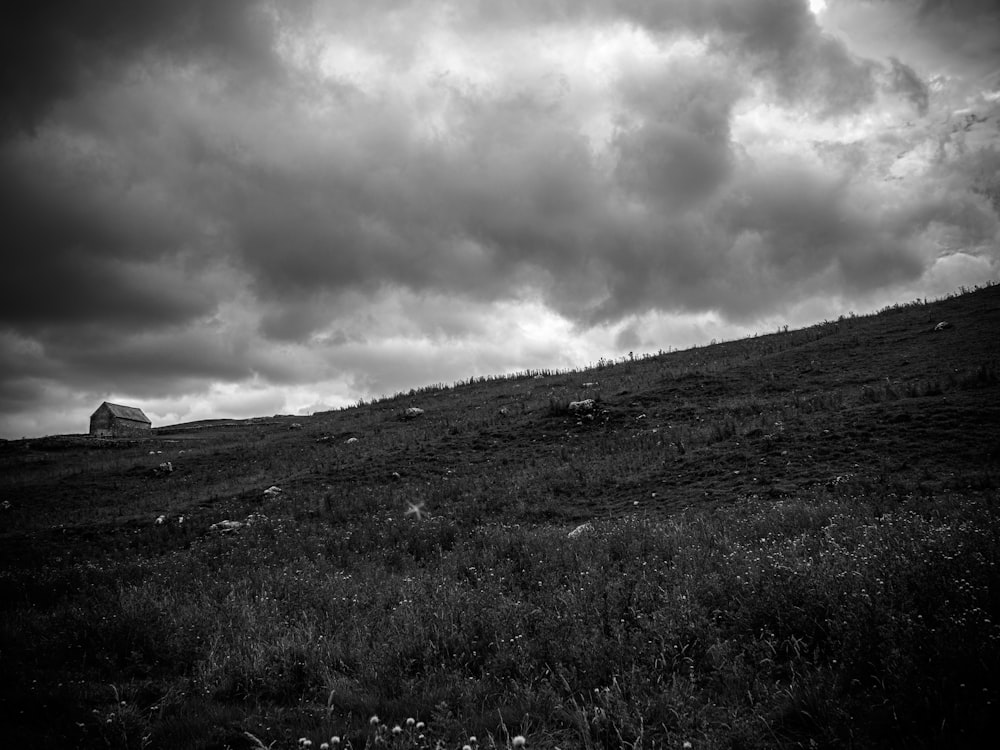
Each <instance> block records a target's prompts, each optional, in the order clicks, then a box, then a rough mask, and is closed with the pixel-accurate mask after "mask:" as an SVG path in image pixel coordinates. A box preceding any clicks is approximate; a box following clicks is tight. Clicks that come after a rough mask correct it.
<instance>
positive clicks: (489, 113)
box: [0, 0, 1000, 435]
mask: <svg viewBox="0 0 1000 750" xmlns="http://www.w3.org/2000/svg"><path fill="white" fill-rule="evenodd" d="M813 5H814V6H815V7H812V8H811V7H810V4H809V3H807V2H805V1H804V0H745V1H740V2H736V1H735V0H700V1H697V2H696V1H695V0H680V1H678V2H652V1H649V2H645V1H641V0H636V1H634V2H626V1H625V0H621V1H620V2H614V1H612V0H589V1H588V2H569V1H568V0H563V1H560V0H547V1H546V0H535V1H533V2H517V3H485V2H482V3H479V2H433V3H424V2H421V3H399V2H392V3H390V2H365V3H361V2H347V1H343V2H300V3H282V4H271V3H265V2H257V3H253V2H249V3H248V2H237V1H235V0H233V1H231V2H230V1H229V0H226V1H225V2H217V1H213V2H208V1H207V0H201V1H196V0H185V1H184V2H148V3H138V4H137V3H119V2H113V1H112V0H106V1H105V2H95V3H87V4H79V3H69V2H34V3H15V4H13V6H11V8H10V9H8V10H5V11H4V14H5V15H4V17H3V23H2V24H0V28H2V29H3V31H0V42H2V44H0V50H2V51H0V62H2V63H3V65H2V70H3V71H4V72H3V73H2V74H0V86H2V89H3V91H4V96H3V98H2V101H3V105H2V107H0V138H2V140H0V207H2V208H0V211H2V214H3V215H2V218H3V226H4V230H3V231H4V232H5V238H4V247H5V260H6V261H7V262H6V266H7V271H6V272H5V273H4V274H3V275H2V276H0V333H2V336H0V346H2V351H3V354H4V361H5V362H9V363H11V364H10V365H9V366H5V369H4V372H3V373H2V375H0V404H2V405H3V406H2V410H3V412H4V414H6V415H7V416H6V417H5V418H4V421H5V423H6V426H5V427H4V429H3V432H4V434H7V435H17V434H20V433H21V432H22V431H25V430H27V431H30V430H45V429H54V428H53V427H51V425H56V424H58V425H59V429H70V428H69V427H68V426H67V425H68V424H69V423H70V421H72V420H76V421H79V419H80V414H81V413H82V411H81V410H84V409H85V408H87V407H86V404H89V403H90V402H92V401H95V400H96V402H97V403H99V401H100V400H101V398H103V397H105V396H108V397H110V396H114V397H116V398H121V399H126V398H132V399H139V400H143V399H146V400H148V403H156V404H161V405H162V406H160V407H158V408H161V413H162V414H163V415H170V417H171V418H183V417H184V416H185V415H186V416H191V415H192V414H195V413H197V414H198V415H199V416H204V415H203V414H201V412H200V411H198V410H199V409H206V408H209V407H208V406H206V404H209V403H210V402H213V400H214V402H215V403H217V404H221V403H231V404H244V405H251V404H258V405H259V404H271V403H285V404H287V405H286V406H285V407H284V408H285V409H286V410H288V409H293V408H305V406H307V405H309V404H326V405H333V404H340V403H347V402H348V401H350V400H353V399H356V398H358V397H361V396H370V395H377V394H378V393H381V392H387V391H391V390H393V389H401V388H407V387H413V386H418V385H422V384H424V383H426V382H435V381H438V380H451V379H457V378H459V377H467V376H468V375H469V374H472V372H477V371H478V372H484V371H485V372H495V371H502V370H510V369H517V368H524V367H529V366H570V365H575V366H579V365H583V364H586V362H587V359H588V358H593V359H596V358H597V357H599V356H603V355H605V354H614V353H615V351H608V350H607V349H611V350H616V349H617V350H620V349H622V348H623V347H625V346H627V347H628V348H634V347H637V346H639V345H647V346H651V347H652V348H660V347H663V348H666V347H667V346H670V345H678V344H683V343H694V341H692V340H691V339H690V338H689V334H688V333H683V334H682V333H681V331H691V332H692V333H691V334H690V336H694V335H695V334H694V333H693V332H695V331H697V330H701V329H700V328H698V326H700V325H701V324H700V323H698V324H695V322H694V321H701V320H704V319H706V318H705V316H709V318H711V319H712V320H714V321H715V324H716V325H719V326H722V327H723V329H724V330H725V331H726V332H728V333H730V334H731V335H739V334H740V333H745V332H747V331H749V330H752V329H753V328H754V326H758V325H762V324H763V323H764V322H768V321H770V320H771V319H772V318H773V317H774V316H783V317H784V319H786V320H790V321H791V322H796V315H801V322H809V321H808V312H807V310H810V311H812V312H813V313H814V312H815V304H816V303H815V300H816V299H817V298H825V299H829V300H830V303H829V304H830V305H831V306H832V305H834V304H843V303H845V302H846V303H848V304H852V303H858V304H864V303H866V302H869V303H872V304H875V303H877V302H879V301H882V300H891V299H892V298H893V296H898V295H901V294H911V293H921V292H923V293H927V292H931V293H934V292H941V291H948V290H947V289H942V288H940V286H941V284H943V283H944V281H943V280H944V279H947V280H948V282H954V281H956V280H957V282H958V283H972V282H975V281H981V280H985V279H987V278H991V277H995V276H996V272H997V267H998V251H997V239H998V216H997V204H998V202H1000V201H998V198H997V196H998V195H1000V191H998V188H997V179H996V173H995V171H994V172H992V173H991V172H990V167H989V165H991V164H992V165H995V164H996V158H997V157H996V153H997V151H996V141H997V130H996V119H995V118H996V115H997V110H998V104H997V103H998V99H1000V78H998V76H1000V73H998V72H997V71H1000V51H998V48H997V44H996V41H995V40H994V39H992V38H991V37H988V36H986V35H983V34H982V33H981V28H982V26H983V24H984V23H985V22H988V21H990V20H994V19H997V10H996V5H995V3H974V2H971V1H970V2H955V3H951V4H949V7H948V9H947V12H946V9H945V8H944V7H943V6H942V4H941V3H930V2H927V3H908V2H904V1H903V0H900V1H899V2H886V3H875V4H872V3H860V2H830V3H814V4H813ZM827 6H828V7H827ZM997 20H1000V19H997ZM889 22H896V23H901V24H904V25H908V28H911V29H912V32H913V33H912V34H911V35H910V36H909V37H908V40H909V41H908V42H906V43H900V44H897V45H896V46H893V47H891V48H889V47H886V48H884V49H883V48H880V47H879V46H878V43H877V40H875V37H874V36H873V35H871V34H869V32H868V31H866V30H867V29H871V28H876V27H877V26H878V24H879V23H889ZM964 31H968V32H969V36H967V37H963V38H965V39H966V41H965V42H963V43H962V44H958V43H957V41H956V40H957V39H958V38H959V37H958V35H959V33H960V32H964ZM949 45H951V46H952V47H953V48H954V49H951V48H949ZM990 63H992V64H993V67H992V68H990V67H989V64H990ZM990 71H992V72H990ZM991 76H992V77H991ZM984 165H985V167H984ZM957 269H963V270H961V271H958V270H957ZM956 274H958V275H957V276H956ZM796 311H798V312H796ZM671 321H673V323H671ZM672 325H673V326H674V327H673V328H671V326H672ZM672 330H673V331H674V332H675V333H674V334H671V331H672ZM672 335H673V337H674V338H673V340H670V337H671V336H672ZM665 337H666V339H667V340H665ZM497 341H502V342H504V344H503V345H502V346H498V345H497V344H496V342H497ZM602 347H606V348H605V349H603V350H602ZM544 357H548V358H549V359H548V361H546V360H545V359H544ZM400 372H402V373H405V375H400V374H399V373H400ZM414 378H419V379H420V380H414ZM241 389H243V390H241ZM275 389H284V391H283V392H284V393H285V394H292V395H288V396H287V398H285V399H284V401H282V399H281V398H280V397H279V396H276V395H275V393H276V392H277V391H275ZM241 394H244V395H245V396H246V398H245V399H244V398H243V396H242V395H241ZM157 399H159V400H157ZM185 399H188V401H189V402H190V403H192V404H194V403H197V404H199V406H197V407H194V406H191V407H190V408H188V407H185V406H184V400H185ZM53 403H54V405H53ZM59 403H63V404H66V405H67V406H66V407H65V410H69V409H70V407H69V406H68V404H71V403H72V404H73V406H72V409H73V410H75V411H72V416H71V417H70V416H66V417H65V418H63V419H62V420H61V421H60V418H59V417H57V416H53V415H52V414H50V415H49V416H47V417H44V418H43V417H35V416H32V415H33V414H35V413H36V412H38V411H39V410H40V409H42V408H43V406H42V405H43V404H48V406H46V407H44V408H47V409H50V410H51V411H52V413H53V414H56V413H58V411H59V409H60V408H61V407H60V406H59ZM167 403H172V404H173V406H172V407H170V408H168V407H167V406H166V405H165V404H167ZM296 405H297V406H296ZM94 406H96V403H95V404H94ZM247 408H250V407H249V406H247ZM234 409H235V411H239V408H238V407H234ZM67 413H68V411H67ZM81 424H82V423H81Z"/></svg>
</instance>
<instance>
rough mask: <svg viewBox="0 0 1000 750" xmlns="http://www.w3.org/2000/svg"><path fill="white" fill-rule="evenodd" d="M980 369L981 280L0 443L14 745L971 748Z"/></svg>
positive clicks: (993, 610) (995, 608)
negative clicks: (578, 367)
mask: <svg viewBox="0 0 1000 750" xmlns="http://www.w3.org/2000/svg"><path fill="white" fill-rule="evenodd" d="M941 321H947V322H948V323H950V324H951V326H950V327H948V328H946V329H945V330H934V329H935V326H936V325H937V324H938V323H939V322H941ZM998 366H1000V286H989V287H986V288H983V289H978V290H976V291H973V292H969V293H966V294H963V295H961V296H955V297H952V298H949V299H945V300H940V301H936V302H932V303H926V304H925V303H912V304H906V305H900V306H896V307H893V308H890V309H886V310H883V311H881V312H880V313H879V314H877V315H873V316H862V317H854V316H849V317H843V318H841V319H839V320H837V321H831V322H826V323H823V324H820V325H817V326H813V327H811V328H807V329H804V330H798V331H788V332H781V333H776V334H771V335H766V336H758V337H755V338H751V339H745V340H740V341H734V342H727V343H722V344H716V345H712V346H708V347H700V348H695V349H690V350H686V351H680V352H669V353H659V354H656V355H649V356H641V357H637V358H635V359H629V360H625V361H617V362H601V363H599V366H597V367H595V368H592V369H589V370H586V371H580V372H558V373H556V372H539V373H535V372H529V373H523V374H520V375H517V376H509V377H496V378H474V379H473V380H471V381H470V382H467V383H461V384H456V385H455V386H453V387H440V386H434V387H428V388H423V389H420V390H415V391H412V392H410V393H408V394H400V395H397V396H395V397H392V398H386V399H381V400H377V401H374V402H372V403H362V404H359V405H358V406H356V407H354V408H350V409H345V410H341V411H335V412H326V413H321V414H316V415H314V416H312V417H295V418H288V417H273V418H270V417H269V418H265V419H260V420H244V421H234V420H220V421H218V422H212V421H208V422H204V423H199V424H197V425H186V426H175V427H173V428H163V429H159V430H156V431H154V434H153V435H152V436H151V437H149V438H143V439H141V440H132V441H130V440H90V439H87V438H83V437H72V438H70V437H63V438H44V439H39V440H30V441H13V442H9V443H6V444H3V445H2V446H0V501H2V509H0V670H2V672H3V674H5V675H6V679H5V680H3V681H2V684H0V715H3V716H5V717H7V720H6V721H5V722H4V724H5V727H4V729H5V734H6V737H5V744H6V745H7V746H10V747H29V746H36V747H73V748H90V747H94V748H97V747H102V748H104V747H110V748H142V747H151V748H160V747H162V748H219V749H220V750H221V748H225V747H232V748H247V747H259V746H261V745H263V746H268V745H270V744H271V743H273V747H274V748H276V749H278V748H292V747H296V746H297V745H298V738H300V737H306V738H309V739H310V740H311V741H312V742H313V743H314V745H313V746H314V747H316V748H318V747H319V745H320V743H321V742H323V741H326V742H329V738H330V737H331V736H333V735H336V736H338V737H340V738H342V739H341V745H342V746H346V745H348V744H350V745H352V746H353V747H355V748H361V747H365V746H366V745H372V746H375V745H376V744H377V745H380V746H384V747H400V748H402V747H406V748H417V747H432V746H434V743H436V742H439V741H441V742H444V743H445V744H444V746H445V747H449V748H450V747H455V748H458V747H461V746H462V745H463V744H465V743H468V742H469V737H470V735H475V736H477V737H478V745H479V746H480V747H483V748H485V747H489V746H492V745H496V746H501V747H504V746H507V745H509V744H510V742H511V739H512V738H513V737H514V736H515V735H522V736H524V737H526V739H527V746H528V747H539V748H543V747H544V748H548V747H560V748H563V749H564V750H565V749H567V748H596V747H608V748H617V747H636V748H638V747H643V748H646V747H676V748H680V747H683V746H685V745H684V743H691V746H692V747H693V748H764V747H768V748H773V747H804V748H822V747H831V748H832V747H856V748H868V747H871V748H876V747H945V746H947V747H978V746H980V745H979V742H980V741H981V740H982V738H983V737H990V736H992V734H993V733H994V729H993V726H992V722H991V721H990V720H991V719H992V716H993V713H994V712H995V709H996V706H997V702H998V701H1000V688H998V687H997V682H996V679H995V675H996V674H997V670H998V669H1000V568H998V565H1000V538H998V536H1000V524H998V520H1000V519H998V516H1000V509H998V503H997V499H998V498H997V488H998V484H1000V378H998ZM588 400H589V401H588ZM577 402H584V403H583V405H580V404H579V403H577ZM411 407H415V408H418V409H421V410H423V412H422V413H421V414H418V415H416V416H410V415H408V414H407V412H406V410H407V409H408V408H411ZM271 488H276V489H271ZM223 521H230V522H234V523H231V524H229V525H228V526H229V527H230V528H228V529H224V528H223V527H220V526H219V525H218V524H220V522H223ZM582 524H586V525H585V526H583V527H582V528H578V527H580V526H581V525H582ZM574 529H578V530H577V531H576V532H574V533H573V534H570V532H571V531H572V530H574ZM373 715H377V716H379V717H382V718H381V720H380V721H379V722H376V723H374V724H373V723H370V718H371V717H372V716H373ZM411 717H412V718H413V719H414V722H413V725H412V726H408V725H407V724H406V722H405V720H406V719H407V718H411ZM397 722H398V723H399V724H400V731H399V732H398V733H395V734H394V733H393V732H392V727H393V725H394V723H397ZM416 722H421V723H422V726H421V725H418V724H417V723H416ZM418 726H419V729H418ZM248 733H249V734H248ZM250 735H252V736H253V737H255V738H257V739H252V738H251V736H250Z"/></svg>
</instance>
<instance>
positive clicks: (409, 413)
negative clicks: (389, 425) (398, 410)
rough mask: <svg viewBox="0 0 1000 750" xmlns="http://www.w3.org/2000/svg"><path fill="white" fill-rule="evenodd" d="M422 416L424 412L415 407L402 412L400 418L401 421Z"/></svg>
mask: <svg viewBox="0 0 1000 750" xmlns="http://www.w3.org/2000/svg"><path fill="white" fill-rule="evenodd" d="M423 414H424V410H423V409H421V408H419V407H417V406H411V407H409V408H408V409H407V410H406V411H404V412H403V415H402V418H403V419H416V418H417V417H422V416H423Z"/></svg>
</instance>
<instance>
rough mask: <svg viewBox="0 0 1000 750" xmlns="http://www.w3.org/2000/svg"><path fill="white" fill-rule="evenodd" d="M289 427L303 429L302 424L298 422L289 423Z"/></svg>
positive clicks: (290, 428)
mask: <svg viewBox="0 0 1000 750" xmlns="http://www.w3.org/2000/svg"><path fill="white" fill-rule="evenodd" d="M288 429H289V430H301V429H302V425H301V424H299V423H298V422H292V423H291V424H290V425H288Z"/></svg>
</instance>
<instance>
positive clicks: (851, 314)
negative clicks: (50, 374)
mask: <svg viewBox="0 0 1000 750" xmlns="http://www.w3.org/2000/svg"><path fill="white" fill-rule="evenodd" d="M998 284H1000V279H991V280H988V281H986V282H985V283H983V284H979V285H976V286H974V287H972V288H967V287H964V286H963V287H960V288H959V289H956V290H953V291H952V292H949V293H947V294H944V295H942V296H940V297H934V298H927V297H924V298H916V299H913V300H900V301H897V302H895V303H890V304H887V305H884V306H882V307H880V308H879V309H877V310H867V311H854V310H850V311H847V312H844V313H841V314H840V315H838V316H836V317H834V318H832V320H827V319H824V320H817V321H813V322H811V323H807V324H804V325H801V326H798V327H796V328H791V327H786V326H778V329H777V330H774V331H764V332H760V331H755V332H753V333H748V334H745V335H743V336H738V337H736V338H731V339H723V338H720V339H712V340H711V341H708V342H701V343H694V344H691V345H689V346H685V347H668V348H667V349H658V350H656V351H643V352H629V353H628V354H621V355H618V356H617V357H616V358H613V359H608V358H602V359H603V362H604V364H603V365H602V361H601V360H598V361H596V362H589V363H587V364H585V365H582V366H580V367H569V368H564V369H553V368H547V367H545V366H541V367H538V368H527V369H524V370H515V371H511V372H505V373H475V374H472V375H468V376H466V377H464V378H461V377H460V378H458V379H457V380H453V381H451V382H450V383H446V382H434V383H423V384H418V385H414V386H412V387H410V388H407V389H404V390H401V391H396V392H394V393H381V394H373V395H371V396H369V397H362V398H360V399H358V400H356V401H354V402H352V403H348V404H343V405H341V406H336V407H331V408H330V409H323V410H318V411H312V412H309V413H301V412H300V413H280V412H276V413H274V414H244V415H242V416H234V415H228V416H218V415H212V414H209V415H207V416H198V417H197V418H195V419H190V420H185V421H183V422H174V423H169V424H156V422H155V420H152V421H153V425H152V428H151V429H152V431H155V430H164V429H170V428H174V427H184V426H185V425H189V424H197V423H199V422H226V421H232V422H244V421H251V420H255V419H295V418H308V417H313V416H317V415H324V414H328V413H335V412H339V411H345V410H348V409H354V408H362V407H364V406H370V405H372V404H376V403H379V402H382V401H390V400H393V399H397V398H399V397H402V396H406V395H409V394H410V393H411V392H412V391H417V392H418V395H419V394H420V393H421V392H424V391H433V390H447V389H452V388H458V387H461V386H463V385H467V384H469V382H470V381H471V380H474V379H476V378H480V377H482V378H486V379H490V380H502V379H506V378H511V379H516V378H518V377H528V376H531V375H534V374H536V373H543V374H544V376H545V377H549V376H553V377H555V376H559V375H568V374H583V373H586V372H589V371H591V370H596V369H601V368H602V367H606V366H609V365H611V366H613V365H616V364H623V363H625V362H627V361H629V360H630V359H632V357H634V359H635V360H643V359H647V358H652V357H660V356H667V355H670V354H681V353H684V352H689V351H692V350H694V349H702V348H710V347H713V346H721V345H723V344H731V343H736V342H740V341H746V340H751V339H755V338H761V337H765V336H776V335H784V334H793V333H796V332H797V331H804V330H808V329H809V328H813V327H815V326H819V325H823V324H824V323H829V322H837V321H840V320H850V319H856V318H864V317H875V316H878V315H880V314H882V313H884V312H888V311H891V310H893V309H898V308H905V307H909V306H915V305H933V304H935V303H938V302H943V301H946V300H950V299H955V298H957V297H961V296H964V295H966V294H972V293H974V292H977V291H980V290H981V289H987V288H990V287H992V286H996V285H998ZM938 322H941V321H938ZM104 402H108V403H113V404H116V405H119V406H136V407H138V408H140V409H142V410H143V413H145V412H146V410H145V409H143V407H142V405H141V404H131V403H130V404H126V403H122V402H121V401H115V400H114V399H104V400H102V402H101V403H104ZM100 406H101V404H97V406H95V407H94V409H95V410H96V409H98V408H100ZM147 416H149V415H148V414H147ZM88 419H89V417H88ZM88 435H89V433H88V432H87V431H83V432H64V433H49V434H45V435H22V436H20V437H17V438H8V437H4V436H0V439H3V440H8V441H17V440H38V439H44V438H50V437H86V436H88Z"/></svg>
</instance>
